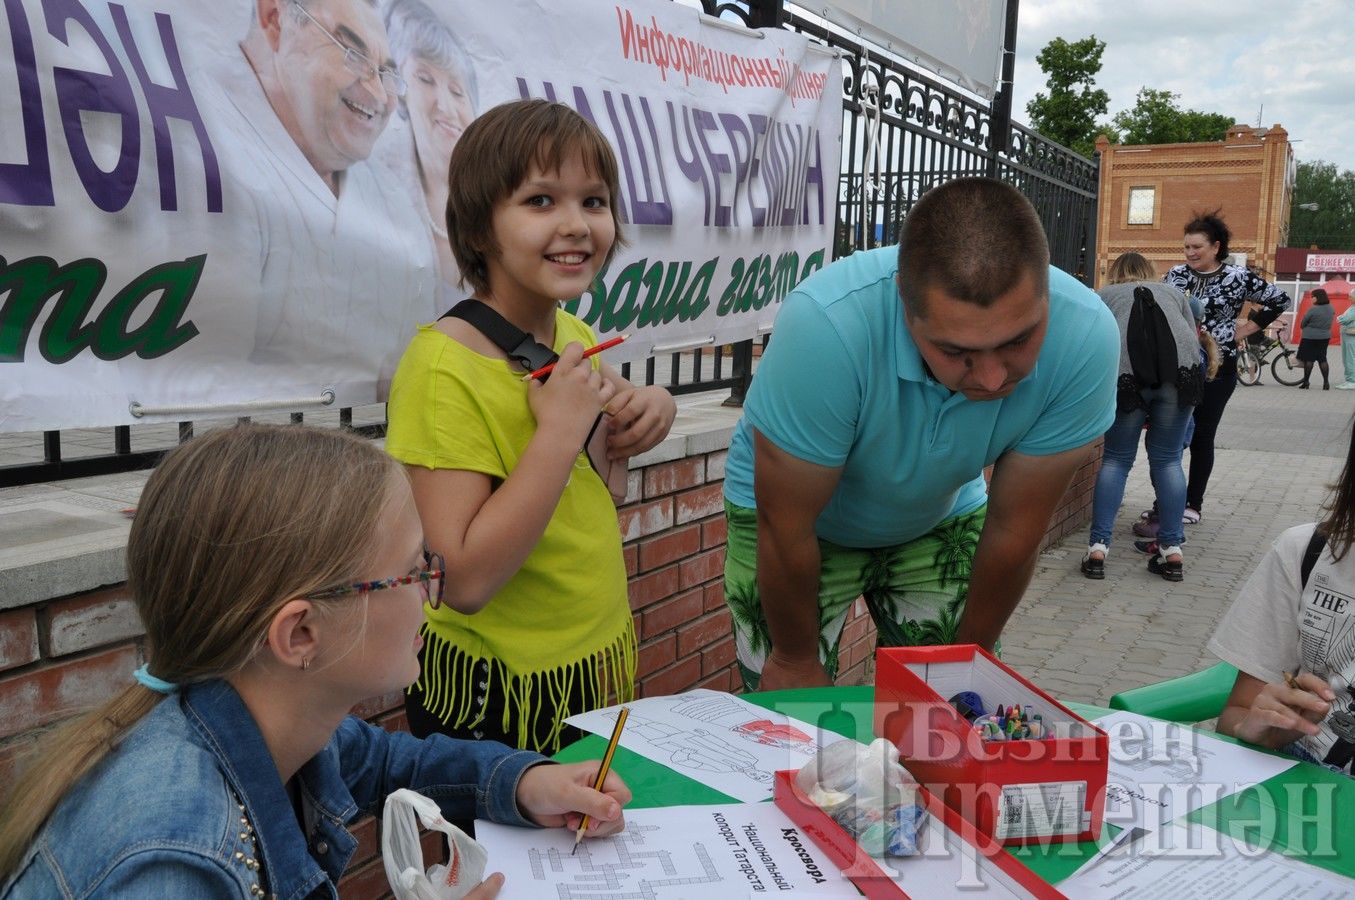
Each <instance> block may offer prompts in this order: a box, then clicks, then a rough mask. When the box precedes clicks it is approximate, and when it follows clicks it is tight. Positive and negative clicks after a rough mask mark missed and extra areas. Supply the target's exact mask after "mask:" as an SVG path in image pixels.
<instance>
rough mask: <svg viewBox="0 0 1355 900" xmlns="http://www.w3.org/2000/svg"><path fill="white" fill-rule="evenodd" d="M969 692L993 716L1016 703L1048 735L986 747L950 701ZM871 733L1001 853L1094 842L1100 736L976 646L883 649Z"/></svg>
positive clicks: (1100, 794)
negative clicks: (1037, 718)
mask: <svg viewBox="0 0 1355 900" xmlns="http://www.w3.org/2000/svg"><path fill="white" fill-rule="evenodd" d="M961 691H974V692H975V693H977V694H978V695H979V696H980V697H981V698H982V699H983V702H984V704H985V705H986V706H987V707H988V708H989V710H991V709H992V708H993V707H995V706H998V705H1001V706H1009V705H1011V704H1018V705H1021V706H1023V707H1024V706H1030V707H1031V713H1032V715H1034V714H1036V713H1038V714H1040V715H1041V717H1042V719H1043V721H1044V724H1045V727H1046V729H1048V730H1050V731H1051V733H1052V734H1051V736H1049V737H1046V738H1044V739H1038V740H1015V741H985V740H982V739H981V738H980V737H979V736H978V735H977V734H975V732H974V727H973V726H972V725H971V724H970V723H969V722H967V721H966V720H965V719H964V718H963V717H962V716H961V715H960V714H959V713H958V712H957V711H956V710H955V708H954V707H953V706H951V704H950V703H949V702H948V698H949V697H953V696H954V695H956V694H958V693H960V692H961ZM875 733H876V734H877V735H879V736H880V737H883V738H886V739H888V740H890V741H892V742H893V743H894V744H895V745H896V746H897V747H898V748H899V758H900V761H901V762H902V763H903V764H904V765H905V766H907V768H908V771H910V772H911V773H912V774H913V777H914V778H916V779H917V780H918V781H919V782H921V783H922V784H923V785H925V786H926V787H927V788H928V789H929V790H930V791H931V793H933V794H935V795H937V796H938V797H940V798H941V800H942V802H944V803H945V804H946V805H947V806H949V807H951V808H953V809H955V810H956V811H958V812H959V813H960V815H961V816H963V817H964V818H966V819H968V820H969V821H971V822H973V823H974V824H975V825H976V826H978V829H979V830H980V831H982V832H983V833H984V834H987V835H992V836H993V838H995V839H996V840H997V841H999V842H1000V843H1003V844H1008V845H1011V844H1025V843H1031V842H1040V843H1046V842H1062V841H1090V840H1095V839H1096V837H1097V836H1098V835H1099V834H1100V833H1101V823H1102V818H1103V816H1104V814H1105V803H1106V771H1107V768H1106V767H1107V763H1108V760H1109V740H1108V738H1107V737H1106V734H1105V732H1103V731H1101V730H1100V729H1098V728H1097V727H1096V726H1094V725H1092V724H1091V723H1090V722H1087V721H1086V720H1085V719H1083V718H1081V717H1080V716H1078V715H1077V714H1076V713H1074V712H1073V711H1072V710H1070V709H1068V708H1067V707H1066V706H1064V705H1063V704H1061V703H1059V702H1058V701H1057V700H1055V699H1054V698H1053V697H1051V696H1049V695H1048V694H1046V693H1045V692H1044V691H1042V690H1040V689H1039V688H1037V687H1036V686H1035V685H1033V684H1031V683H1030V682H1029V681H1027V680H1026V679H1025V678H1022V677H1021V676H1020V675H1019V674H1017V673H1016V672H1014V671H1013V670H1011V669H1009V668H1008V667H1007V666H1005V665H1003V664H1002V663H1001V661H999V660H998V659H997V658H996V657H994V656H993V655H991V654H989V653H987V652H985V651H984V650H983V649H982V648H980V647H978V646H977V645H975V644H956V645H951V646H941V647H882V648H880V649H879V650H878V651H876V654H875Z"/></svg>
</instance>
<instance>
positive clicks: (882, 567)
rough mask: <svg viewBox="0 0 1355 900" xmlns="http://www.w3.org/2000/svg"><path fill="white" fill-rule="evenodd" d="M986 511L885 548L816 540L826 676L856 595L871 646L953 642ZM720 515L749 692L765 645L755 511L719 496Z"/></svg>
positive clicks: (728, 591)
mask: <svg viewBox="0 0 1355 900" xmlns="http://www.w3.org/2000/svg"><path fill="white" fill-rule="evenodd" d="M987 514H988V506H987V505H986V504H985V505H983V506H981V507H979V508H978V509H976V510H974V511H973V512H971V513H966V514H964V515H961V516H955V517H954V518H950V519H946V520H945V521H944V522H941V523H940V524H939V525H937V526H936V527H935V528H933V529H932V530H931V531H929V532H927V533H926V534H924V535H922V536H921V537H918V538H914V539H913V540H911V541H908V542H907V543H904V544H897V545H895V546H892V547H880V548H876V549H871V550H861V549H856V548H852V547H842V546H839V545H838V544H834V543H832V542H830V541H825V540H823V539H822V538H820V539H819V553H820V557H821V560H822V562H821V568H820V574H819V659H820V660H821V661H822V662H823V665H824V668H825V669H827V671H828V676H829V677H830V678H833V677H836V675H837V665H838V659H837V654H838V641H839V639H840V638H841V637H842V626H843V624H844V623H845V622H846V620H847V613H848V611H849V610H850V609H851V606H852V603H853V602H855V600H856V598H857V597H863V598H865V601H866V608H867V609H869V610H870V617H871V618H872V619H873V620H874V621H875V627H876V629H877V631H878V637H877V644H878V646H881V647H913V646H918V645H923V644H951V643H954V642H955V628H956V626H957V625H958V624H959V621H960V613H962V612H963V611H964V603H965V597H966V596H968V594H969V576H970V573H971V571H972V570H973V566H974V551H975V550H976V549H978V546H979V532H981V531H982V530H983V521H984V518H985V517H986V516H987ZM725 519H726V522H727V524H728V526H729V536H728V538H727V539H726V545H725V603H726V604H727V605H728V606H729V612H730V616H731V617H732V619H733V621H734V640H735V644H736V646H737V648H738V657H739V669H740V671H741V672H742V674H743V683H744V685H745V686H746V687H747V688H748V690H750V691H752V690H757V685H758V681H759V680H760V678H761V673H762V664H763V662H764V661H765V660H766V659H767V655H768V653H769V652H770V651H771V636H770V635H769V634H768V632H767V619H766V616H765V614H764V613H763V611H762V600H761V598H760V597H759V596H758V587H757V510H754V509H748V508H746V507H742V506H734V505H733V504H732V503H730V502H729V501H728V500H726V501H725Z"/></svg>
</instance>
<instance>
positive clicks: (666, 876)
mask: <svg viewBox="0 0 1355 900" xmlns="http://www.w3.org/2000/svg"><path fill="white" fill-rule="evenodd" d="M626 728H627V729H628V730H629V728H630V723H629V722H627V723H626ZM475 836H476V838H477V839H479V841H480V843H482V844H484V846H485V849H486V850H488V851H489V868H488V871H491V872H503V873H504V874H505V875H506V876H507V880H506V882H505V883H504V887H503V891H502V892H501V893H500V894H499V900H513V898H522V900H543V898H558V900H570V898H583V897H588V898H602V897H617V898H621V897H644V898H649V900H677V898H690V897H753V896H759V897H765V896H771V895H784V894H787V893H793V894H794V896H797V897H798V896H805V897H831V898H852V900H856V898H859V896H860V895H859V894H858V893H857V890H856V888H854V887H852V885H851V882H849V881H848V880H847V878H846V876H844V875H843V874H842V872H841V871H840V870H839V869H838V868H837V866H835V865H833V862H832V860H830V859H828V857H826V856H825V855H824V854H823V852H822V851H821V850H819V848H818V847H816V846H815V845H814V843H813V842H812V841H811V840H810V839H809V838H808V837H807V836H806V835H805V834H804V832H802V831H800V829H798V828H796V827H795V826H794V824H793V823H792V822H791V821H790V819H788V818H787V817H786V815H785V813H783V812H781V810H779V809H777V808H776V806H775V805H773V804H771V803H750V804H744V805H730V806H671V807H667V808H661V809H637V810H627V811H626V829H625V831H622V832H620V833H618V834H615V835H612V836H610V837H605V838H588V839H586V840H585V841H584V842H583V843H581V844H579V850H578V852H577V853H575V854H573V855H571V854H570V851H571V850H573V848H574V833H573V832H572V831H567V830H565V829H563V828H549V829H545V830H537V829H532V828H513V827H511V826H507V825H495V824H493V823H491V822H484V821H477V822H476V823H475Z"/></svg>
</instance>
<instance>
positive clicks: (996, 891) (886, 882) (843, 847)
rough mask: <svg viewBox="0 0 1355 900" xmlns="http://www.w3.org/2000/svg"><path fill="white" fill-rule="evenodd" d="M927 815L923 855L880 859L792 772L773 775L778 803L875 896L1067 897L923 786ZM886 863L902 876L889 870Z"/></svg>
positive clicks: (854, 881)
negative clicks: (815, 800)
mask: <svg viewBox="0 0 1355 900" xmlns="http://www.w3.org/2000/svg"><path fill="white" fill-rule="evenodd" d="M919 794H920V795H921V797H922V799H923V800H924V801H925V802H926V805H927V817H926V818H925V819H924V820H923V821H922V823H921V825H920V826H919V828H918V851H919V852H918V855H917V856H908V857H900V858H893V857H890V858H887V859H883V860H876V859H873V858H872V857H870V856H869V855H867V854H866V852H865V851H863V850H862V849H861V848H860V846H859V845H857V843H856V840H855V839H854V838H853V837H852V836H851V835H850V834H848V833H847V832H846V831H845V830H843V828H842V827H841V826H840V825H838V824H837V823H836V822H834V821H833V819H832V817H831V816H829V815H828V814H827V813H825V812H824V811H823V810H821V809H819V807H817V806H815V805H814V803H813V802H811V801H810V800H809V798H808V797H806V796H805V795H804V794H803V793H801V792H800V789H799V788H797V787H796V786H795V772H794V771H793V770H786V771H781V772H777V773H776V781H775V783H774V784H773V786H772V796H773V797H774V798H775V800H776V805H777V806H778V807H779V808H780V809H781V811H782V812H784V813H785V814H786V815H787V816H789V817H790V819H791V821H793V822H794V823H795V824H796V825H798V826H799V827H800V829H801V830H802V831H803V832H804V833H805V834H807V835H809V838H810V840H812V841H813V842H814V843H815V844H817V845H818V847H819V848H820V849H821V850H823V852H824V854H825V855H826V856H828V857H829V858H830V859H832V861H833V863H834V864H835V865H837V866H838V868H840V869H841V870H842V872H843V874H844V875H846V876H847V877H848V878H850V879H851V881H852V884H855V885H856V887H857V888H858V889H859V890H860V891H861V893H863V894H865V895H866V896H867V897H869V898H871V900H882V898H891V900H892V898H898V897H904V898H907V897H913V898H917V900H924V898H932V897H952V896H957V895H961V894H962V895H964V896H971V895H972V896H980V897H984V898H990V897H1014V898H1036V900H1066V898H1064V895H1063V894H1061V893H1059V892H1058V891H1057V890H1055V888H1054V887H1053V885H1051V884H1049V882H1047V881H1045V880H1044V879H1042V878H1040V876H1038V875H1036V874H1035V873H1034V872H1032V871H1031V870H1030V869H1028V868H1026V867H1025V865H1023V864H1022V863H1021V861H1020V860H1019V859H1017V858H1016V857H1014V856H1012V855H1011V854H1010V853H1007V852H1006V851H1005V850H1003V849H1002V847H1001V845H999V844H998V843H997V842H996V841H994V840H993V839H992V838H990V837H988V836H986V835H984V834H982V833H981V832H980V831H979V830H978V829H977V828H976V827H975V826H974V825H973V824H972V823H970V822H967V821H965V820H964V819H963V818H962V817H961V816H960V815H959V814H958V813H956V812H955V810H953V809H950V808H949V807H947V806H946V805H945V804H943V803H941V802H940V801H939V800H937V799H936V798H935V797H934V796H932V795H931V794H929V793H927V792H926V791H925V790H923V791H920V792H919ZM886 867H888V868H889V869H892V870H893V871H894V872H896V873H897V874H890V872H889V871H886Z"/></svg>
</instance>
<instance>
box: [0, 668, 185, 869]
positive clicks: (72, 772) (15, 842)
mask: <svg viewBox="0 0 1355 900" xmlns="http://www.w3.org/2000/svg"><path fill="white" fill-rule="evenodd" d="M163 699H164V695H162V694H157V693H155V692H154V691H151V690H149V689H147V688H144V687H142V686H141V685H139V684H131V685H128V686H127V687H126V688H125V689H124V690H123V691H122V693H120V694H118V695H117V696H116V697H114V698H113V699H112V700H109V701H108V702H107V703H105V704H104V705H103V706H101V707H99V708H98V709H95V710H92V711H91V712H88V713H85V714H84V715H82V716H79V717H77V718H75V719H73V720H71V721H69V722H67V723H66V724H64V725H62V726H61V727H59V728H57V730H56V731H54V732H52V734H51V735H50V736H49V737H48V738H47V739H45V740H44V741H43V742H42V743H41V755H35V756H34V757H32V758H31V761H30V764H29V766H28V768H27V769H26V770H25V771H24V772H23V774H22V775H21V776H20V777H19V780H18V781H17V782H16V783H15V784H14V786H13V788H12V789H11V790H10V792H9V796H8V797H7V798H5V804H4V806H3V807H2V808H0V884H3V883H4V882H5V881H7V880H8V879H9V878H10V877H11V876H12V875H14V873H15V870H16V869H17V868H18V867H19V863H20V861H21V860H22V859H23V856H24V850H25V849H27V847H28V845H29V844H30V843H31V842H32V840H33V838H34V836H35V835H37V833H38V829H39V828H41V827H42V823H44V822H46V821H47V817H48V816H50V815H51V814H52V810H53V809H55V808H56V805H57V803H58V802H60V800H61V798H62V797H64V796H65V795H66V793H67V791H69V790H70V789H71V788H72V787H73V786H74V785H75V783H76V782H77V781H79V780H80V779H81V778H83V777H84V776H85V773H86V772H88V771H89V770H90V769H92V768H94V767H95V766H97V765H98V764H99V761H100V760H102V759H103V758H104V757H105V756H106V755H108V751H110V750H112V749H113V748H114V747H116V746H117V745H118V742H119V741H121V740H122V737H123V735H124V734H126V733H127V731H128V729H130V728H131V727H132V726H133V725H135V724H136V723H137V722H139V721H141V719H142V718H143V717H144V716H145V715H146V713H148V712H150V711H151V710H152V709H154V708H155V706H156V704H157V703H159V702H160V701H161V700H163Z"/></svg>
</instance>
